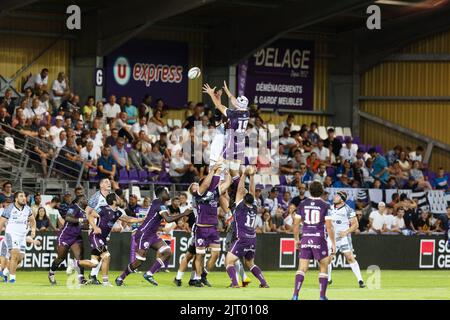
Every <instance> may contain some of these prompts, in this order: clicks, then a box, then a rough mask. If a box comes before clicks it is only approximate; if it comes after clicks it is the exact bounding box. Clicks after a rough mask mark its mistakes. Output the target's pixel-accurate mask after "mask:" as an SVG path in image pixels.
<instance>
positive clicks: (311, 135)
mask: <svg viewBox="0 0 450 320" xmlns="http://www.w3.org/2000/svg"><path fill="white" fill-rule="evenodd" d="M318 127H319V125H318V124H317V122H311V125H310V126H309V131H308V140H309V141H311V143H312V144H313V145H314V146H317V144H318V143H319V140H321V139H320V137H319V135H318V134H317V129H318Z"/></svg>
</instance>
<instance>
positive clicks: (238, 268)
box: [234, 260, 244, 281]
mask: <svg viewBox="0 0 450 320" xmlns="http://www.w3.org/2000/svg"><path fill="white" fill-rule="evenodd" d="M234 267H235V268H236V279H239V275H240V273H241V270H242V269H243V268H242V267H241V261H240V260H237V261H236V262H235V263H234ZM241 279H242V281H244V278H242V277H241Z"/></svg>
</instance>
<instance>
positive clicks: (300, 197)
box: [291, 183, 306, 207]
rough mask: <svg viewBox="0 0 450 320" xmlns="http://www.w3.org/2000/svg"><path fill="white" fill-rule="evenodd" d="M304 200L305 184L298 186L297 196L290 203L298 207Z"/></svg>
mask: <svg viewBox="0 0 450 320" xmlns="http://www.w3.org/2000/svg"><path fill="white" fill-rule="evenodd" d="M305 199H306V184H304V183H300V184H299V185H298V196H295V197H294V198H292V200H291V203H292V204H293V205H294V206H296V207H298V205H299V204H300V203H301V202H302V201H303V200H305Z"/></svg>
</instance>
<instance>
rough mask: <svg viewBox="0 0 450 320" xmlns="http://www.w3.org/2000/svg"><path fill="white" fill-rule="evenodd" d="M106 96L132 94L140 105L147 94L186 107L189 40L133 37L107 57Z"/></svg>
mask: <svg viewBox="0 0 450 320" xmlns="http://www.w3.org/2000/svg"><path fill="white" fill-rule="evenodd" d="M105 65H106V68H105V70H106V96H109V95H110V94H115V95H116V96H117V98H118V97H119V96H122V95H125V96H131V97H132V98H133V102H134V104H135V105H138V104H139V103H140V102H141V101H142V98H143V96H144V95H145V94H147V93H148V94H150V95H151V96H152V97H153V100H155V99H158V98H162V99H163V100H164V102H165V103H166V104H167V105H168V106H170V107H182V106H183V105H185V104H186V101H187V95H188V81H187V71H188V67H187V66H188V47H187V44H186V43H182V42H173V41H156V40H131V41H129V42H127V43H126V44H124V45H123V46H121V47H120V48H118V49H117V50H115V51H114V52H112V53H111V54H109V55H108V56H107V57H106V58H105Z"/></svg>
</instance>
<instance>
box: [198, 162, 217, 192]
mask: <svg viewBox="0 0 450 320" xmlns="http://www.w3.org/2000/svg"><path fill="white" fill-rule="evenodd" d="M221 166H222V163H221V162H217V163H216V164H215V165H214V167H213V168H212V169H211V170H210V171H209V173H208V175H207V176H206V178H205V179H204V180H203V182H202V183H201V184H200V185H199V186H198V194H200V195H202V194H204V193H205V192H206V191H207V190H208V188H209V187H210V185H211V181H212V179H213V176H215V175H220V168H221Z"/></svg>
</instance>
